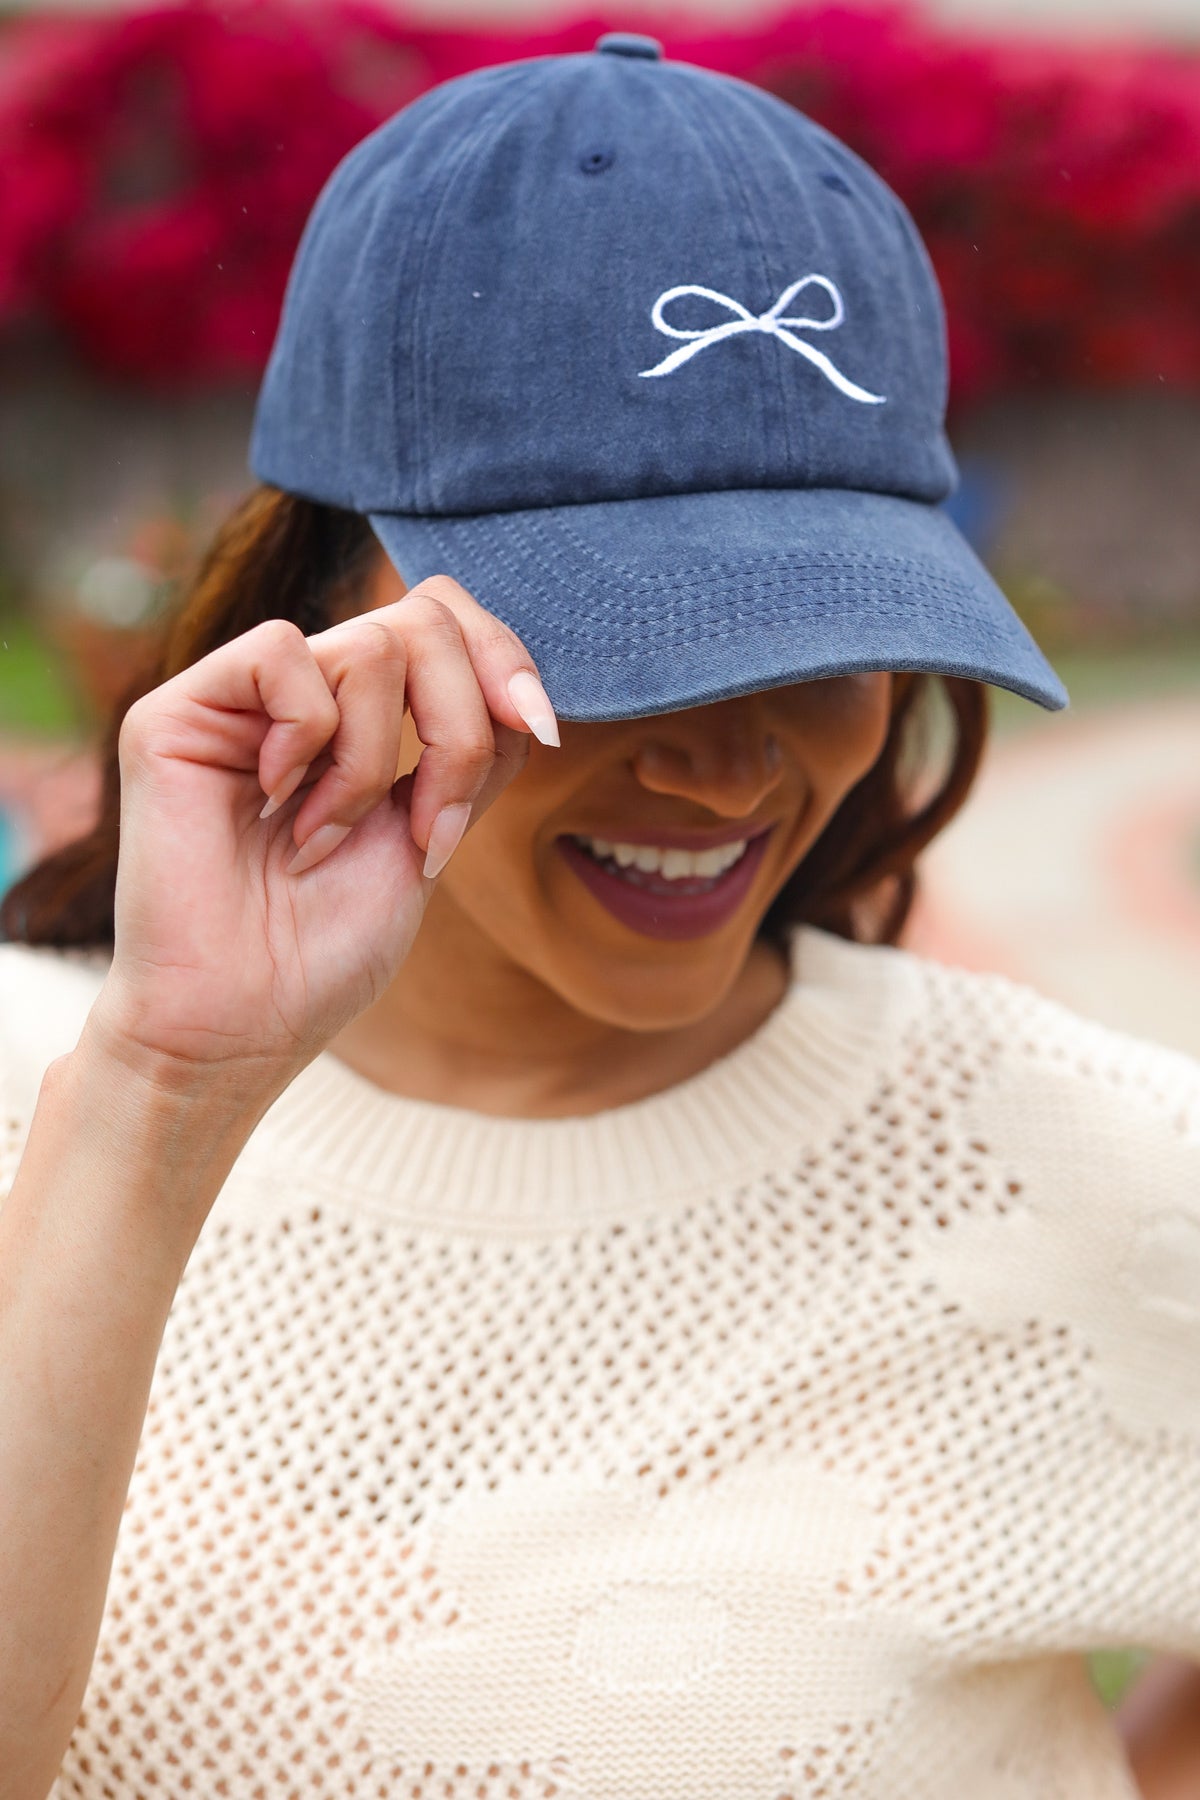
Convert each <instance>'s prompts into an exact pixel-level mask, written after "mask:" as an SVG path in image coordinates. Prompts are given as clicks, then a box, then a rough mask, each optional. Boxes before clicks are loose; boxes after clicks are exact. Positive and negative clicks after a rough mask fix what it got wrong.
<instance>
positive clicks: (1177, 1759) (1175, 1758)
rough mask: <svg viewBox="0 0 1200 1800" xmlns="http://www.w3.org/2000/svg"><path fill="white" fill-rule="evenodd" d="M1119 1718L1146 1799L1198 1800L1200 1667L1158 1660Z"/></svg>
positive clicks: (1123, 1705)
mask: <svg viewBox="0 0 1200 1800" xmlns="http://www.w3.org/2000/svg"><path fill="white" fill-rule="evenodd" d="M1116 1722H1117V1729H1118V1730H1119V1731H1120V1733H1121V1739H1122V1742H1123V1743H1124V1745H1125V1753H1126V1755H1127V1756H1128V1758H1129V1766H1130V1768H1131V1769H1132V1770H1133V1773H1134V1777H1135V1779H1136V1781H1137V1784H1138V1792H1139V1793H1140V1794H1141V1795H1142V1796H1143V1800H1200V1667H1198V1666H1197V1665H1196V1664H1194V1663H1190V1662H1184V1661H1182V1660H1180V1659H1178V1658H1176V1657H1160V1658H1157V1659H1156V1660H1155V1661H1154V1662H1153V1663H1151V1664H1150V1666H1149V1668H1148V1669H1147V1671H1146V1673H1145V1674H1144V1675H1143V1676H1142V1678H1141V1679H1140V1680H1139V1681H1138V1682H1137V1683H1136V1684H1135V1685H1134V1687H1133V1688H1132V1689H1131V1690H1130V1692H1129V1693H1128V1694H1127V1695H1126V1697H1125V1699H1124V1700H1123V1701H1122V1702H1121V1704H1120V1706H1119V1708H1118V1709H1117V1714H1116Z"/></svg>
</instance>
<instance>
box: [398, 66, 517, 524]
mask: <svg viewBox="0 0 1200 1800" xmlns="http://www.w3.org/2000/svg"><path fill="white" fill-rule="evenodd" d="M524 66H525V65H524V64H518V65H517V66H516V68H514V69H513V70H512V75H511V78H512V80H513V82H514V83H515V84H517V99H516V102H515V103H514V105H513V106H512V107H511V108H510V109H509V111H508V112H505V113H504V114H503V116H502V118H501V120H500V122H499V123H500V125H501V127H502V126H504V125H506V124H507V123H508V121H509V119H510V118H511V117H512V116H513V114H514V113H515V112H516V111H517V110H518V107H519V105H520V103H521V101H522V100H523V99H525V98H526V95H525V94H524V93H523V92H522V88H521V72H522V69H523V68H524ZM494 129H496V119H495V116H494V113H493V112H492V111H490V110H489V111H485V112H484V114H483V116H482V117H481V118H480V119H478V120H477V121H476V124H475V128H474V130H472V131H468V132H466V133H465V134H464V136H463V139H462V142H461V144H460V145H459V146H458V147H457V149H458V154H457V155H452V157H451V163H450V168H449V171H448V172H447V175H446V180H445V184H444V186H443V188H442V193H441V198H440V199H439V200H438V202H437V205H436V206H435V207H434V208H433V210H432V213H431V216H430V219H429V224H428V227H427V230H426V233H425V242H424V245H423V247H422V250H421V266H420V269H419V270H418V272H417V276H416V285H415V290H414V291H415V295H416V304H415V305H414V307H413V313H412V357H411V368H412V405H413V431H412V438H411V440H410V445H409V449H410V453H411V454H415V455H416V456H417V458H418V464H417V480H416V481H414V483H413V492H414V496H415V497H416V499H417V501H418V504H420V505H424V506H427V507H428V506H432V504H433V495H432V494H431V493H430V491H429V473H428V468H429V465H428V461H427V460H424V459H422V456H421V452H422V448H423V440H424V430H423V426H424V410H425V409H424V393H427V392H428V391H429V388H430V376H429V360H428V350H429V334H428V332H426V333H425V334H424V340H425V341H424V344H423V349H424V351H425V356H424V357H423V358H422V360H421V364H420V370H421V379H420V381H418V378H417V368H418V358H417V343H416V339H417V314H418V312H420V311H421V310H422V306H423V296H424V293H425V281H426V271H427V269H428V267H429V262H430V258H431V257H432V255H433V246H434V242H435V239H436V237H437V227H438V223H439V221H440V219H441V216H442V213H443V211H444V210H445V207H446V203H447V201H448V200H449V198H450V195H451V193H452V192H453V190H454V189H455V188H456V186H457V185H458V180H459V177H460V175H461V174H462V171H463V169H464V168H465V166H466V163H467V159H468V157H469V156H470V154H471V152H472V151H473V150H474V149H475V148H476V146H477V144H478V142H479V140H480V138H481V137H482V136H483V135H484V133H485V132H486V131H488V130H494ZM422 389H423V391H421V390H422ZM393 423H394V428H395V431H396V437H397V442H400V443H402V442H403V441H404V438H405V435H406V434H405V433H404V432H403V431H402V430H401V425H400V419H399V416H398V414H396V415H395V416H394V420H393Z"/></svg>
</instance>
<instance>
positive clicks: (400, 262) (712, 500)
mask: <svg viewBox="0 0 1200 1800" xmlns="http://www.w3.org/2000/svg"><path fill="white" fill-rule="evenodd" d="M946 390H947V362H946V339H945V319H944V314H943V308H942V302H941V296H940V294H939V292H938V288H937V283H936V280H935V277H934V274H933V270H932V268H931V265H930V262H929V258H928V255H927V253H926V251H925V248H924V246H923V244H922V242H921V239H920V237H919V235H918V233H917V230H916V227H915V226H914V224H913V222H912V219H911V218H910V216H909V214H908V213H907V211H906V210H905V208H904V206H903V205H902V204H901V202H900V201H899V199H898V198H897V197H896V195H895V194H894V193H893V192H892V191H891V189H890V188H889V187H888V186H887V185H886V184H885V183H884V182H883V181H882V180H881V179H880V177H879V176H878V175H876V174H875V173H874V172H873V170H871V169H870V168H869V167H868V166H867V165H866V164H865V163H864V162H863V161H862V160H861V159H860V158H859V157H857V156H856V155H854V154H853V152H852V151H850V150H849V149H847V148H846V146H845V145H844V144H842V143H840V142H839V141H838V139H836V138H835V137H833V136H831V135H830V133H828V132H827V131H825V130H823V129H822V128H821V127H820V126H819V125H816V124H815V123H814V122H813V121H812V120H811V119H808V118H806V117H805V116H804V115H803V114H802V113H800V112H798V111H796V109H795V108H794V107H792V106H789V105H788V104H787V103H786V102H784V101H782V100H780V99H778V98H776V97H775V96H774V95H771V94H768V93H766V92H764V91H762V90H760V89H758V88H756V87H753V86H751V85H750V84H749V83H747V82H743V81H740V80H737V79H734V78H732V77H730V76H725V75H718V74H715V73H713V72H712V71H710V70H706V69H701V68H697V67H694V66H692V65H689V64H686V63H678V62H673V61H670V60H666V59H664V57H663V55H662V50H661V46H660V45H659V44H658V43H657V42H656V41H655V40H654V39H651V38H645V37H638V36H633V35H630V34H625V33H609V34H606V35H605V36H604V37H602V38H601V39H600V40H599V42H598V43H597V45H596V48H595V50H594V51H591V52H587V53H584V54H572V55H562V56H540V57H533V58H529V59H527V60H524V61H521V62H513V63H506V64H503V65H500V66H497V67H492V68H485V69H481V70H476V71H474V72H473V73H471V74H468V75H464V76H460V77H457V78H456V79H454V80H451V81H447V82H445V83H443V84H442V85H441V86H439V87H436V88H433V89H431V90H430V91H429V92H427V93H425V94H423V95H422V96H421V97H420V98H419V99H418V100H416V101H414V102H413V103H412V104H411V105H409V106H407V107H405V108H404V109H403V110H402V111H401V112H399V113H398V114H396V116H395V117H394V118H392V119H390V120H388V121H387V123H385V124H384V125H382V126H381V127H380V128H379V129H378V130H377V131H375V132H373V133H372V134H371V135H370V136H369V137H367V138H365V139H364V140H363V142H362V143H360V144H358V145H357V146H356V147H355V148H354V149H353V150H352V151H351V152H350V154H349V155H348V156H347V157H345V159H344V160H343V161H342V162H341V163H340V164H339V166H338V167H337V169H335V171H334V172H333V174H332V175H331V176H330V178H329V180H328V182H327V183H326V185H325V188H324V189H323V191H322V193H321V195H320V196H319V198H318V200H317V202H316V205H315V207H314V209H313V212H312V214H311V216H310V218H309V220H308V223H307V225H306V227H305V231H304V235H303V238H302V240H301V244H300V248H299V251H298V253H297V256H296V261H295V264H294V266H293V269H292V272H291V276H290V280H289V284H288V290H287V296H286V300H285V303H284V310H283V316H282V320H281V323H280V327H279V332H278V335H277V338H276V341H275V345H274V348H273V351H272V354H271V358H270V362H269V365H268V368H267V372H266V375H265V378H264V381H263V385H262V390H261V393H260V395H259V400H258V407H257V412H256V416H255V423H254V432H253V439H252V444H251V456H250V461H251V467H252V469H253V471H254V473H255V475H257V476H258V477H259V479H260V480H262V481H265V482H268V483H271V484H272V485H274V486H277V487H280V488H284V489H286V490H288V491H289V492H291V493H295V494H300V495H305V496H307V497H308V498H310V499H313V500H319V501H325V502H328V503H330V504H333V505H337V506H341V507H346V508H349V509H351V510H353V511H356V512H360V513H365V514H367V515H368V516H369V518H370V521H371V524H372V526H373V528H374V530H375V532H376V534H377V536H378V537H379V539H380V541H381V542H382V544H383V546H384V548H385V550H386V551H387V553H388V555H389V556H390V557H391V559H392V561H393V562H394V564H395V565H396V567H397V569H398V570H399V571H400V572H401V574H402V576H403V578H404V580H405V581H406V582H407V583H408V584H409V585H410V586H412V585H414V584H415V583H416V582H418V581H420V580H422V579H424V578H425V577H426V576H428V575H432V574H435V573H443V574H447V575H452V576H454V578H455V579H456V580H458V581H460V582H461V583H462V584H463V586H464V587H466V588H468V589H469V590H470V592H471V593H472V594H474V596H475V598H476V599H477V600H478V601H479V602H480V603H481V605H483V606H485V607H487V608H488V609H489V611H491V612H494V613H496V614H497V615H498V616H499V617H500V618H501V619H503V620H504V621H505V622H506V623H507V624H508V625H510V626H511V627H512V628H513V630H514V631H516V632H517V634H518V635H519V636H520V637H521V639H522V640H523V641H524V643H525V644H526V646H527V647H528V649H529V651H530V654H531V655H532V656H533V657H534V659H535V661H536V663H537V666H538V669H539V672H540V674H541V676H542V680H543V682H544V683H545V686H546V689H547V692H548V693H549V695H550V698H551V700H552V702H553V704H554V706H555V709H556V710H557V711H558V713H559V714H560V716H562V717H563V718H567V719H614V718H634V717H640V716H643V715H647V714H652V713H662V712H671V711H674V710H675V709H677V708H680V707H684V706H693V705H700V704H704V703H706V702H710V701H714V700H720V699H725V698H727V697H730V696H732V695H736V694H743V693H751V692H754V691H756V690H759V689H762V688H769V687H776V686H779V685H781V684H783V683H786V682H792V681H799V680H804V679H809V678H813V677H818V676H827V675H839V674H848V673H852V672H855V671H860V670H869V669H892V670H896V671H900V670H929V671H933V672H936V673H942V674H947V675H963V676H971V677H974V678H975V679H976V680H979V681H984V682H989V683H992V684H994V685H995V686H998V687H1003V688H1009V689H1011V690H1012V691H1013V692H1014V693H1017V694H1021V695H1023V696H1025V697H1026V698H1027V699H1030V700H1033V701H1036V702H1037V703H1038V704H1039V705H1041V706H1044V707H1047V708H1049V709H1051V710H1054V709H1057V708H1060V707H1063V706H1065V705H1066V704H1067V694H1066V690H1065V688H1064V687H1063V685H1062V683H1061V682H1060V681H1059V679H1058V677H1057V676H1056V675H1055V673H1054V671H1053V669H1052V668H1051V667H1050V665H1049V663H1048V662H1047V661H1046V659H1045V657H1044V656H1043V655H1042V653H1041V651H1040V650H1039V649H1038V647H1037V645H1036V644H1035V642H1034V640H1033V639H1032V637H1031V636H1030V635H1029V633H1028V631H1027V630H1026V629H1025V626H1024V625H1023V624H1022V623H1021V620H1020V619H1019V618H1018V616H1017V614H1016V613H1015V612H1014V611H1013V609H1012V607H1011V606H1010V604H1009V602H1008V600H1007V599H1006V598H1005V596H1004V594H1003V593H1002V592H1001V590H1000V588H999V587H998V586H997V585H996V583H995V582H994V581H993V580H992V578H991V576H990V575H989V574H988V572H987V570H986V569H985V568H984V566H983V564H982V563H981V562H980V561H979V559H978V557H977V556H976V555H975V553H974V552H973V550H972V549H971V547H970V546H969V544H968V543H967V541H966V539H965V538H964V537H963V536H962V535H961V534H960V532H959V531H958V529H957V527H956V526H955V525H954V524H953V523H952V521H951V519H950V516H949V514H948V513H947V512H946V510H945V508H944V507H943V506H942V505H941V502H942V501H944V500H945V499H946V498H947V497H948V496H949V495H950V494H951V493H952V492H953V491H954V488H955V486H956V484H957V480H958V476H957V471H956V467H955V463H954V458H953V455H952V453H951V450H950V447H949V444H948V442H947V439H946V435H945V406H946Z"/></svg>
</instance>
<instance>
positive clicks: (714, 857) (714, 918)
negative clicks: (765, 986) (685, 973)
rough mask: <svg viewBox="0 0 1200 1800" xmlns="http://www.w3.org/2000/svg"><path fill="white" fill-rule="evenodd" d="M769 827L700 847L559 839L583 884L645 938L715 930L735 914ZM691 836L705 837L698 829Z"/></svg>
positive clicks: (697, 934)
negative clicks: (747, 835) (697, 831)
mask: <svg viewBox="0 0 1200 1800" xmlns="http://www.w3.org/2000/svg"><path fill="white" fill-rule="evenodd" d="M772 830H773V827H771V826H768V827H767V828H766V830H760V831H758V832H757V833H756V834H755V835H754V836H752V837H741V838H727V839H726V840H725V841H724V842H723V843H721V842H718V843H713V842H712V840H711V838H710V839H709V840H708V843H707V845H706V846H705V847H703V848H685V847H684V846H683V845H680V844H678V843H674V844H672V843H663V842H658V843H633V842H630V841H620V840H614V839H611V838H599V837H590V836H585V835H583V834H574V835H570V836H562V837H560V838H558V839H557V840H556V843H557V848H558V849H559V850H560V851H561V853H562V855H563V856H564V858H565V859H566V861H567V862H568V864H569V865H570V867H571V868H572V869H573V870H574V872H575V873H576V874H577V875H578V876H579V878H580V880H581V881H582V882H583V884H584V886H585V887H586V888H587V889H588V890H589V892H590V893H591V894H593V895H594V897H595V898H596V899H597V900H599V902H600V903H601V905H602V906H604V907H605V909H606V910H607V911H608V912H609V913H611V914H612V915H613V916H614V917H615V918H617V919H619V920H620V921H621V923H622V924H623V925H626V926H628V927H629V928H630V929H631V930H633V931H637V932H640V933H642V934H643V935H644V936H647V937H656V938H692V937H703V936H705V935H707V933H708V932H710V931H716V930H717V929H718V928H719V927H720V926H721V925H723V924H724V923H725V922H726V920H728V919H729V918H731V917H732V916H733V914H734V913H736V912H737V910H738V908H739V907H740V905H741V903H742V901H743V900H744V898H745V896H746V894H747V893H748V892H749V889H750V887H751V885H752V884H753V881H754V877H755V875H756V874H757V872H758V868H759V865H760V864H761V862H762V859H763V854H764V852H765V850H766V847H767V840H768V838H769V837H770V835H771V831H772ZM673 835H676V834H672V833H665V832H664V833H663V836H664V837H669V836H673ZM696 842H700V843H703V839H702V838H700V837H699V834H696V835H695V836H694V837H693V843H696Z"/></svg>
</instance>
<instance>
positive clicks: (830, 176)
mask: <svg viewBox="0 0 1200 1800" xmlns="http://www.w3.org/2000/svg"><path fill="white" fill-rule="evenodd" d="M821 180H822V181H823V182H824V183H825V186H826V187H827V188H832V189H833V191H834V193H835V194H853V192H854V189H853V188H852V187H851V186H850V183H849V182H848V181H846V180H845V179H844V178H843V177H842V176H841V175H835V174H834V172H833V170H832V169H825V170H823V171H822V174H821Z"/></svg>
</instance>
